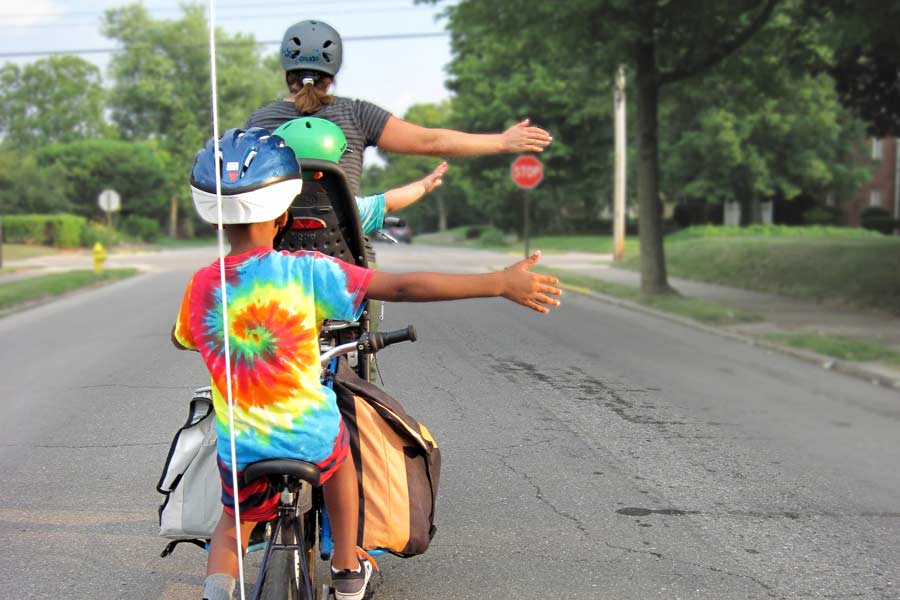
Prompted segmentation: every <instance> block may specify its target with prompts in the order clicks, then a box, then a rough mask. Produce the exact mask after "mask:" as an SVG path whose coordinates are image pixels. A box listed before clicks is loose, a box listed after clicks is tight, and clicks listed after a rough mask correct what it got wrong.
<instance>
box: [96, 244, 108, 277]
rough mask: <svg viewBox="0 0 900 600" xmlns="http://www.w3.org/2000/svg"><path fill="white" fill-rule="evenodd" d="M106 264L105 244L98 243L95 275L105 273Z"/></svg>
mask: <svg viewBox="0 0 900 600" xmlns="http://www.w3.org/2000/svg"><path fill="white" fill-rule="evenodd" d="M104 262H106V249H105V248H104V247H103V244H101V243H100V242H97V243H96V244H94V273H102V272H103V263H104Z"/></svg>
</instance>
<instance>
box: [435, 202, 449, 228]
mask: <svg viewBox="0 0 900 600" xmlns="http://www.w3.org/2000/svg"><path fill="white" fill-rule="evenodd" d="M436 200H437V211H438V231H447V207H446V206H444V198H443V197H442V196H441V195H440V194H438V195H437V197H436Z"/></svg>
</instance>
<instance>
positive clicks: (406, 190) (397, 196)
mask: <svg viewBox="0 0 900 600" xmlns="http://www.w3.org/2000/svg"><path fill="white" fill-rule="evenodd" d="M446 171H447V163H446V161H445V162H442V163H441V164H439V165H438V166H437V168H436V169H435V170H434V171H432V172H431V173H429V174H428V175H426V176H425V177H423V178H422V179H419V180H418V181H413V182H412V183H408V184H406V185H404V186H402V187H398V188H394V189H392V190H388V191H386V192H385V193H384V210H385V212H394V211H397V210H400V209H401V208H406V207H407V206H409V205H410V204H412V203H413V202H416V201H417V200H419V199H420V198H421V197H422V196H424V195H425V194H428V193H431V190H433V189H434V188H436V187H438V186H439V185H441V184H442V183H444V181H443V180H442V179H441V177H443V176H444V173H445V172H446Z"/></svg>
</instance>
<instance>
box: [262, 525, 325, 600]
mask: <svg viewBox="0 0 900 600" xmlns="http://www.w3.org/2000/svg"><path fill="white" fill-rule="evenodd" d="M281 525H282V526H281V532H280V533H281V543H282V544H284V545H285V546H287V548H273V549H272V553H271V555H270V556H269V561H268V564H266V570H265V572H264V573H262V574H261V575H260V576H261V577H262V586H261V590H260V596H259V598H260V600H307V599H305V598H303V596H301V595H300V592H299V590H301V589H302V587H303V586H302V580H300V579H298V576H299V574H300V571H299V560H300V557H299V555H298V554H297V551H298V548H297V546H296V545H295V543H294V531H293V528H292V525H291V521H290V520H289V519H285V520H284V521H282V523H281ZM298 581H300V585H298ZM303 595H304V596H305V594H303ZM309 600H315V599H309Z"/></svg>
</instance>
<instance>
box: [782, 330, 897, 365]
mask: <svg viewBox="0 0 900 600" xmlns="http://www.w3.org/2000/svg"><path fill="white" fill-rule="evenodd" d="M766 339H768V340H771V341H773V342H776V343H778V344H784V345H787V346H793V347H794V348H801V349H803V350H811V351H813V352H816V353H818V354H824V355H825V356H831V357H833V358H839V359H841V360H849V361H854V362H869V361H878V362H886V363H889V364H892V365H900V352H897V351H896V350H894V349H893V348H891V347H889V346H885V345H884V344H879V343H878V342H869V341H865V340H858V339H855V338H850V337H846V336H841V335H822V334H815V333H798V334H772V335H767V336H766Z"/></svg>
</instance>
